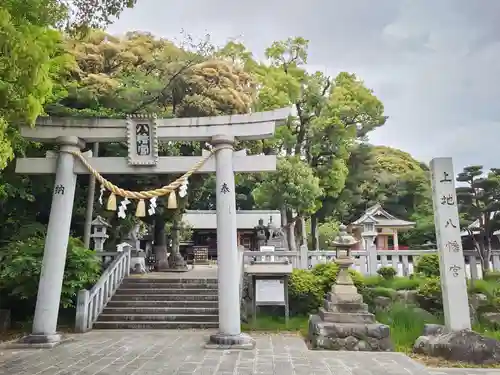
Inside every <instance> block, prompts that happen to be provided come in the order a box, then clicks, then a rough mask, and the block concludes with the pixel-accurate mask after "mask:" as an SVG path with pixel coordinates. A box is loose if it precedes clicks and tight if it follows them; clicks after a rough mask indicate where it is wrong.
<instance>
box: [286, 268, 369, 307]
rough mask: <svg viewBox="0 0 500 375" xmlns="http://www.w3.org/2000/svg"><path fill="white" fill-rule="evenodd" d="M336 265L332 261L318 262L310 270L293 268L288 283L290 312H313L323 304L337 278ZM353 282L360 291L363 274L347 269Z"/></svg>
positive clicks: (362, 288)
mask: <svg viewBox="0 0 500 375" xmlns="http://www.w3.org/2000/svg"><path fill="white" fill-rule="evenodd" d="M338 272H339V268H338V266H337V265H336V264H335V263H333V262H329V263H324V264H318V265H316V266H315V267H313V268H312V269H311V270H301V269H294V270H293V272H292V275H291V276H290V281H289V285H288V294H289V305H290V314H292V315H304V314H309V313H312V312H315V311H316V310H317V309H318V308H319V307H320V306H322V305H323V301H324V299H325V294H326V293H328V292H329V291H330V290H331V288H332V285H333V284H334V283H335V281H336V279H337V274H338ZM349 273H350V275H351V277H352V280H353V283H354V285H355V286H356V288H358V291H359V292H360V293H362V292H363V290H364V288H365V286H364V282H363V276H362V275H361V274H360V273H359V272H356V271H354V270H349Z"/></svg>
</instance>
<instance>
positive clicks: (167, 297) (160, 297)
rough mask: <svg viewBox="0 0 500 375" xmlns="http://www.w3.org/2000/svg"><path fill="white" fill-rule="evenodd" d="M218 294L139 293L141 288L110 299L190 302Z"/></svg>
mask: <svg viewBox="0 0 500 375" xmlns="http://www.w3.org/2000/svg"><path fill="white" fill-rule="evenodd" d="M218 300H219V296H218V295H217V294H210V295H204V294H145V293H144V294H141V290H139V291H137V293H136V294H128V293H126V294H118V293H117V294H115V295H114V296H113V298H112V299H111V301H120V302H121V301H163V302H171V301H179V302H186V301H188V302H190V301H196V302H201V301H218Z"/></svg>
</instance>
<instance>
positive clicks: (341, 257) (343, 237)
mask: <svg viewBox="0 0 500 375" xmlns="http://www.w3.org/2000/svg"><path fill="white" fill-rule="evenodd" d="M358 242H359V241H358V240H357V239H355V238H354V237H353V236H351V235H350V234H349V233H347V227H346V226H345V225H343V224H342V225H340V227H339V234H338V235H337V237H335V238H334V239H333V241H332V242H331V243H332V245H333V246H334V247H335V249H336V252H337V255H336V257H335V263H337V264H338V265H339V267H340V269H341V270H342V269H347V268H349V267H350V266H351V265H352V264H353V263H354V259H352V257H351V248H352V247H353V246H354V245H356V244H357V243H358Z"/></svg>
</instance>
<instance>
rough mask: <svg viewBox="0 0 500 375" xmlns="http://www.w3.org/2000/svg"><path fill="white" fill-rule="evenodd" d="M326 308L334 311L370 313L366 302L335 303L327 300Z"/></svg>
mask: <svg viewBox="0 0 500 375" xmlns="http://www.w3.org/2000/svg"><path fill="white" fill-rule="evenodd" d="M324 308H325V310H326V311H329V312H334V313H348V314H349V313H368V305H367V304H366V303H358V302H355V303H334V302H329V301H327V300H325V302H324Z"/></svg>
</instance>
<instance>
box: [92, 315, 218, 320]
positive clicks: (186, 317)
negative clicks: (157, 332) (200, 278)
mask: <svg viewBox="0 0 500 375" xmlns="http://www.w3.org/2000/svg"><path fill="white" fill-rule="evenodd" d="M97 321H98V322H116V321H118V322H126V321H131V322H150V321H154V322H218V321H219V315H218V314H177V315H173V314H101V315H99V317H98V318H97Z"/></svg>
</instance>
